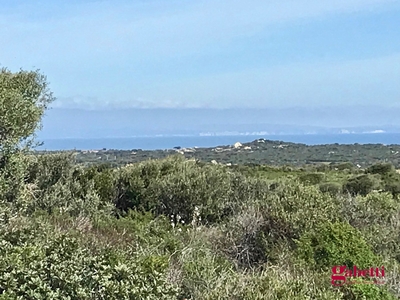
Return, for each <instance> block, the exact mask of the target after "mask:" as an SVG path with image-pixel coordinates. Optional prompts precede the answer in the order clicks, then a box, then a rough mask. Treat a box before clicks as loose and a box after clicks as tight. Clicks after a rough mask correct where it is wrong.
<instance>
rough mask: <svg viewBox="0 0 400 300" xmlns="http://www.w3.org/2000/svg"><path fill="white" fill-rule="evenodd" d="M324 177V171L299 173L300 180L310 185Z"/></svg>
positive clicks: (317, 182) (319, 181)
mask: <svg viewBox="0 0 400 300" xmlns="http://www.w3.org/2000/svg"><path fill="white" fill-rule="evenodd" d="M324 178H325V174H324V173H306V174H303V175H300V177H299V179H300V182H302V183H306V184H312V185H314V184H319V183H321V181H323V180H324Z"/></svg>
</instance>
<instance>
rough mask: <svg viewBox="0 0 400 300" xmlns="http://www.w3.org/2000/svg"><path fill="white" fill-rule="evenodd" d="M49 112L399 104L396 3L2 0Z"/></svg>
mask: <svg viewBox="0 0 400 300" xmlns="http://www.w3.org/2000/svg"><path fill="white" fill-rule="evenodd" d="M0 7H1V9H0V43H1V47H0V65H1V66H3V67H7V68H9V69H11V70H18V69H19V68H23V69H36V68H39V69H40V70H41V71H42V72H43V73H44V74H46V75H47V77H48V80H49V81H50V83H51V89H52V90H53V91H54V94H55V96H56V97H57V98H58V100H57V101H56V102H55V103H54V104H53V106H54V107H61V108H64V107H65V108H75V107H77V108H104V107H106V108H107V107H118V108H124V107H215V108H229V107H264V108H268V107H291V106H312V107H316V106H321V105H330V106H332V105H382V106H387V107H389V106H397V105H398V103H399V100H400V0H326V1H321V0H269V1H267V0H263V1H261V0H246V1H244V0H241V1H238V0H229V1H228V0H219V1H215V0H213V1H212V0H196V1H189V0H164V1H160V0H146V1H144V0H143V1H122V0H113V1H84V0H81V1H78V0H73V1H56V0H52V1H50V0H44V1H19V0H12V1H11V0H0Z"/></svg>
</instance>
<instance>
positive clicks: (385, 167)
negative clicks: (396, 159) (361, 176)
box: [365, 163, 394, 175]
mask: <svg viewBox="0 0 400 300" xmlns="http://www.w3.org/2000/svg"><path fill="white" fill-rule="evenodd" d="M393 171H394V167H393V165H392V164H387V163H379V164H375V165H372V166H370V167H369V168H367V169H366V170H365V173H371V174H380V175H387V174H388V173H391V172H393Z"/></svg>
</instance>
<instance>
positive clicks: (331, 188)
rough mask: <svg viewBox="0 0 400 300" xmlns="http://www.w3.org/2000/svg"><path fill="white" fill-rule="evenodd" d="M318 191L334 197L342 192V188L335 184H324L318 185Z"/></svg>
mask: <svg viewBox="0 0 400 300" xmlns="http://www.w3.org/2000/svg"><path fill="white" fill-rule="evenodd" d="M319 189H320V191H321V192H323V193H329V194H330V195H331V196H336V195H337V194H339V193H340V192H341V191H342V186H341V185H340V184H339V183H337V182H325V183H321V184H320V185H319Z"/></svg>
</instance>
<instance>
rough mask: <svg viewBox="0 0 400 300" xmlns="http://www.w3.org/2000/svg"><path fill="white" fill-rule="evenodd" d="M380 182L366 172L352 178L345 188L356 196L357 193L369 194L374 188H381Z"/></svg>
mask: <svg viewBox="0 0 400 300" xmlns="http://www.w3.org/2000/svg"><path fill="white" fill-rule="evenodd" d="M379 187H380V186H379V182H378V181H377V179H376V178H375V177H373V176H371V175H368V174H364V175H359V176H356V177H353V178H350V179H349V180H348V181H347V182H346V183H345V184H344V185H343V190H344V191H347V192H349V193H350V194H351V195H353V196H355V195H357V194H360V195H363V196H365V195H367V194H368V193H369V192H371V191H372V190H374V189H377V188H379Z"/></svg>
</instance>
